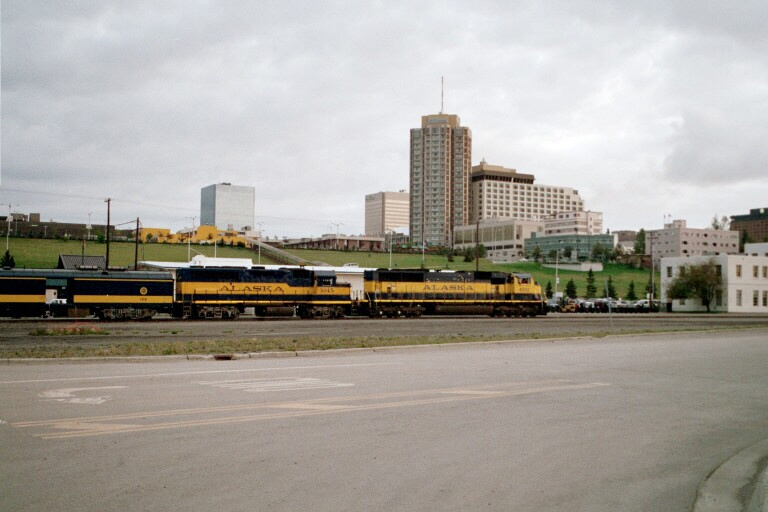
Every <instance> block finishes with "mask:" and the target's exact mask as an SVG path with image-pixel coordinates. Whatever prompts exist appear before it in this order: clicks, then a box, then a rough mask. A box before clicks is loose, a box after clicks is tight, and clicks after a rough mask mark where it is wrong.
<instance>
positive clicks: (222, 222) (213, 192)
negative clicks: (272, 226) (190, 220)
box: [200, 183, 256, 231]
mask: <svg viewBox="0 0 768 512" xmlns="http://www.w3.org/2000/svg"><path fill="white" fill-rule="evenodd" d="M255 206H256V189H255V188H254V187H243V186H236V185H232V184H231V183H217V184H215V185H209V186H207V187H204V188H203V189H201V190H200V225H203V226H216V227H217V228H218V229H221V230H227V231H252V230H253V225H254V220H255V216H254V215H255V214H254V212H255Z"/></svg>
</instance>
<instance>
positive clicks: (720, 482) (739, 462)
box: [693, 439, 768, 512]
mask: <svg viewBox="0 0 768 512" xmlns="http://www.w3.org/2000/svg"><path fill="white" fill-rule="evenodd" d="M693 510H694V512H715V511H717V512H768V439H764V440H762V441H760V442H758V443H755V444H753V445H752V446H749V447H747V448H745V449H744V450H742V451H740V452H739V453H737V454H736V455H734V456H733V457H731V458H730V459H728V460H727V461H725V462H724V463H723V464H721V465H720V466H719V467H718V468H717V469H716V470H715V471H714V472H712V474H711V475H709V477H707V479H706V480H705V481H704V482H703V483H702V484H701V486H700V487H699V492H698V494H697V496H696V503H695V505H694V507H693Z"/></svg>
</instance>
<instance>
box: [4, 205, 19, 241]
mask: <svg viewBox="0 0 768 512" xmlns="http://www.w3.org/2000/svg"><path fill="white" fill-rule="evenodd" d="M14 206H19V205H17V204H8V231H6V233H5V251H6V252H8V248H9V247H10V246H9V245H8V244H9V240H8V237H9V235H10V234H11V217H12V215H11V209H12V208H13V207H14Z"/></svg>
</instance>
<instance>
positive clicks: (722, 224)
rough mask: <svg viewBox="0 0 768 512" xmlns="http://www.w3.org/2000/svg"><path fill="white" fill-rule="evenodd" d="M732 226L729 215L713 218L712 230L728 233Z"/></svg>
mask: <svg viewBox="0 0 768 512" xmlns="http://www.w3.org/2000/svg"><path fill="white" fill-rule="evenodd" d="M730 225H731V219H729V218H728V216H727V215H723V216H722V217H720V218H718V216H717V214H715V216H714V217H712V229H719V230H723V231H727V230H728V228H729V227H730Z"/></svg>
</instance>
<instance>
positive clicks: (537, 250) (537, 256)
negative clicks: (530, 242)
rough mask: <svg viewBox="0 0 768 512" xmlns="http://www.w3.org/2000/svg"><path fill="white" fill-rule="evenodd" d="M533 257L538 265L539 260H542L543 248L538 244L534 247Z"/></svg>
mask: <svg viewBox="0 0 768 512" xmlns="http://www.w3.org/2000/svg"><path fill="white" fill-rule="evenodd" d="M531 255H532V256H533V261H535V262H536V263H538V262H539V260H540V259H541V247H540V246H539V244H536V245H535V246H534V247H533V251H532V254H531Z"/></svg>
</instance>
